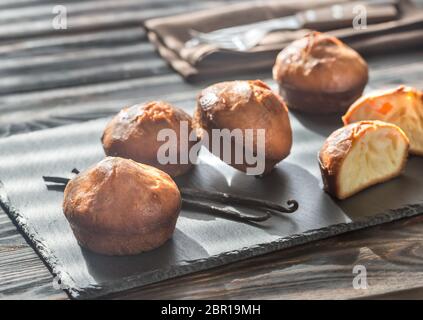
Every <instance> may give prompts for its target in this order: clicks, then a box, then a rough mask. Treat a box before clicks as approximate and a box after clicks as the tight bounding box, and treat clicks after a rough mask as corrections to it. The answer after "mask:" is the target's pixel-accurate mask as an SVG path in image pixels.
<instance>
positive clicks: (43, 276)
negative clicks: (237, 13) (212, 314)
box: [0, 213, 423, 300]
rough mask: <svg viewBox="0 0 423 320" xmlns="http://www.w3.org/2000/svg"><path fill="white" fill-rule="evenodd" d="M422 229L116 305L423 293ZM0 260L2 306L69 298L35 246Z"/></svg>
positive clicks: (370, 237)
mask: <svg viewBox="0 0 423 320" xmlns="http://www.w3.org/2000/svg"><path fill="white" fill-rule="evenodd" d="M0 216H1V213H0ZM422 228H423V217H421V216H419V217H415V218H411V219H406V220H401V221H397V222H394V223H389V224H385V225H382V226H378V227H373V228H370V229H367V230H361V231H358V232H354V233H350V234H345V235H342V236H339V237H335V238H330V239H327V240H323V241H319V242H316V243H310V244H307V245H303V246H300V247H296V248H292V249H288V250H283V251H279V252H275V253H272V254H268V255H265V256H261V257H257V258H254V259H249V260H245V261H241V262H238V263H234V264H230V265H227V266H225V267H222V268H218V269H212V270H208V271H205V272H199V273H196V274H192V275H189V276H184V277H180V278H177V279H172V280H168V281H165V282H161V283H158V284H155V285H151V286H147V287H143V288H138V289H136V290H131V291H130V292H125V293H121V294H118V295H113V296H110V298H128V299H140V298H142V299H192V298H198V299H260V300H262V299H281V298H284V299H293V298H303V299H334V298H335V299H336V298H360V297H365V296H369V295H378V294H384V293H387V292H393V291H396V290H405V289H411V288H418V287H421V286H423V271H422V268H421V265H422V263H423V250H422V246H421V245H420V244H421V243H422V241H423V234H422V233H421V232H420V231H421V229H422ZM2 232H3V231H2V228H0V238H1V237H2ZM2 248H3V247H2ZM0 257H1V259H0V279H2V285H0V293H1V294H2V296H1V295H0V298H22V297H23V298H59V299H62V298H66V296H65V295H64V294H63V293H62V292H61V291H60V290H57V289H55V288H54V286H53V284H52V277H51V275H50V274H49V273H48V271H47V270H46V267H45V266H44V265H43V263H42V262H41V261H40V260H39V259H38V257H37V256H36V255H35V253H34V252H33V251H32V250H31V249H30V248H28V247H27V245H20V246H17V247H13V248H12V249H9V251H6V250H5V249H2V250H1V251H0ZM357 264H361V265H364V266H365V267H366V268H367V275H368V289H367V290H356V289H354V288H353V286H352V279H353V277H354V276H355V275H354V274H353V273H352V270H353V267H354V266H355V265H357Z"/></svg>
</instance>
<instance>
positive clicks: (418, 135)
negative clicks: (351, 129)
mask: <svg viewBox="0 0 423 320" xmlns="http://www.w3.org/2000/svg"><path fill="white" fill-rule="evenodd" d="M342 119H343V121H344V124H350V123H353V122H357V121H361V120H381V121H385V122H389V123H393V124H396V125H397V126H398V127H400V128H401V129H402V130H403V131H404V132H405V134H406V135H407V137H408V138H409V139H410V153H412V154H415V155H420V156H423V93H422V92H421V91H419V90H417V89H415V88H411V87H406V86H399V87H398V88H395V89H389V90H382V91H377V92H374V93H370V94H367V95H364V96H362V97H361V98H359V99H358V100H357V101H356V102H354V103H353V104H352V105H351V107H350V108H349V109H348V111H347V113H346V114H345V115H344V116H343V117H342Z"/></svg>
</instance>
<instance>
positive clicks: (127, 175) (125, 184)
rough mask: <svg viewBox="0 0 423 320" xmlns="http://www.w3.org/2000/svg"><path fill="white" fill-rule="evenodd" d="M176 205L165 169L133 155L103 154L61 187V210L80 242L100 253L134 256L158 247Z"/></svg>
mask: <svg viewBox="0 0 423 320" xmlns="http://www.w3.org/2000/svg"><path fill="white" fill-rule="evenodd" d="M180 209H181V195H180V193H179V189H178V187H177V186H176V184H175V183H174V182H173V180H172V179H171V178H170V176H169V175H168V174H166V173H165V172H163V171H160V170H158V169H156V168H154V167H151V166H149V165H145V164H140V163H137V162H135V161H133V160H129V159H124V158H118V157H107V158H105V159H104V160H102V161H100V162H99V163H97V164H95V165H94V166H92V167H90V168H89V169H87V170H85V171H83V172H81V173H79V174H78V175H77V176H76V177H75V178H73V179H71V180H70V181H69V183H68V184H67V186H66V189H65V193H64V200H63V211H64V214H65V216H66V219H67V220H68V221H69V223H70V226H71V228H72V230H73V233H74V234H75V237H76V238H77V240H78V242H79V243H80V245H81V246H83V247H85V248H87V249H89V250H91V251H94V252H97V253H100V254H106V255H134V254H138V253H140V252H143V251H149V250H152V249H155V248H157V247H159V246H161V245H162V244H163V243H165V242H166V241H167V240H168V239H169V238H170V237H171V236H172V234H173V232H174V230H175V225H176V220H177V219H178V215H179V211H180Z"/></svg>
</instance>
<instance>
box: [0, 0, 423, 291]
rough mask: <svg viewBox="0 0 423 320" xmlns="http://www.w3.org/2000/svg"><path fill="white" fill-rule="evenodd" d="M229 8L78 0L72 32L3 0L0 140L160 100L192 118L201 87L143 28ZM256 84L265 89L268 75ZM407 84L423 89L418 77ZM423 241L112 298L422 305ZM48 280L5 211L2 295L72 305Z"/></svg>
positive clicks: (260, 266) (187, 0)
mask: <svg viewBox="0 0 423 320" xmlns="http://www.w3.org/2000/svg"><path fill="white" fill-rule="evenodd" d="M223 2H230V1H224V0H217V1H201V2H200V1H193V0H156V1H153V0H144V1H142V0H120V1H115V0H86V1H83V0H80V1H71V2H69V3H68V4H67V5H66V6H67V9H68V26H69V28H68V30H53V29H52V27H51V21H52V18H53V14H52V8H53V6H54V5H55V4H57V2H56V1H49V0H2V1H1V2H0V135H2V136H5V137H6V136H9V135H12V134H20V133H23V132H29V131H33V130H40V129H44V128H48V127H53V126H58V125H66V124H69V123H74V122H78V121H85V120H88V119H92V118H97V117H101V116H105V115H110V114H112V113H114V112H116V111H117V110H119V109H120V108H121V107H123V106H124V105H126V104H130V103H135V102H139V101H144V100H150V99H154V98H162V97H163V96H164V95H166V99H167V100H169V101H171V102H174V103H176V104H177V105H179V106H182V107H184V108H186V109H187V110H189V111H190V110H192V108H193V106H192V99H193V97H194V96H195V95H196V93H197V92H198V90H199V88H201V87H202V86H204V84H197V85H190V84H186V83H184V82H183V80H182V79H181V78H180V77H179V76H178V75H177V74H175V73H174V72H173V71H172V70H171V69H170V68H169V67H168V66H167V65H166V63H165V62H164V61H163V60H162V59H160V58H159V57H158V56H157V54H156V53H155V51H154V49H153V47H152V46H151V45H150V44H149V43H148V42H147V39H146V36H145V33H144V31H143V30H142V29H141V28H140V21H142V20H143V19H146V18H148V17H152V16H157V15H163V14H173V13H177V12H185V11H187V10H195V9H198V8H204V7H208V8H213V6H215V5H216V4H221V3H223ZM422 53H423V52H414V53H406V54H404V55H399V56H390V57H383V58H378V59H377V60H374V59H373V60H371V61H370V65H371V67H372V72H371V78H372V80H373V83H375V84H378V83H379V84H382V83H384V84H386V83H392V84H394V83H397V82H398V81H401V79H407V74H408V73H410V70H412V71H413V72H414V74H416V70H421V72H420V74H423V62H422V61H421V60H422V59H421V57H422ZM417 73H419V72H417ZM251 77H252V78H264V79H265V80H266V79H267V80H269V79H270V72H269V71H267V72H265V73H263V74H257V73H256V74H254V75H251ZM398 79H399V80H398ZM412 80H413V83H414V84H419V85H420V87H423V79H417V78H414V79H412ZM419 81H420V82H419ZM0 153H1V150H0ZM422 243H423V216H418V217H415V218H411V219H407V220H402V221H398V222H394V223H390V224H386V225H383V226H378V227H374V228H369V229H367V230H362V231H358V232H354V233H350V234H345V235H342V236H338V237H335V238H331V239H327V240H323V241H318V242H314V243H310V244H307V245H303V246H299V247H296V248H292V249H288V250H283V251H279V252H275V253H272V254H268V255H265V256H261V257H257V258H254V259H249V260H245V261H242V262H239V263H234V264H231V265H227V266H225V267H220V268H217V269H213V270H209V271H205V272H199V273H196V274H192V275H188V276H184V277H180V278H177V279H173V280H168V281H165V282H161V283H158V284H155V285H150V286H147V287H144V288H139V289H136V290H132V291H130V292H125V293H120V294H116V295H113V296H111V297H110V298H144V299H160V298H169V299H188V298H217V299H239V298H241V299H244V298H246V299H250V298H252V299H254V298H255V299H279V298H288V299H291V298H316V299H321V298H329V299H332V298H334V299H346V298H360V297H374V298H381V297H382V298H392V297H393V298H401V297H404V298H423V246H422V245H421V244H422ZM355 265H364V266H365V267H366V269H367V276H368V288H367V289H360V290H356V289H354V288H353V285H352V281H353V278H354V276H355V274H353V267H354V266H355ZM52 280H53V277H52V275H51V274H50V272H49V271H48V269H47V267H46V266H45V265H44V264H43V262H42V261H41V259H40V258H39V257H38V256H37V254H36V253H35V252H34V251H33V249H32V248H31V247H30V246H29V245H28V244H27V242H26V241H25V239H24V238H23V236H22V235H21V234H20V233H19V232H18V231H17V230H16V227H15V226H14V225H13V223H12V222H11V220H10V219H9V218H8V216H7V215H6V214H5V213H4V212H3V211H0V298H3V299H8V298H9V299H10V298H16V299H67V295H66V294H65V293H64V292H63V291H61V290H60V289H57V288H56V287H55V286H54V285H53V281H52Z"/></svg>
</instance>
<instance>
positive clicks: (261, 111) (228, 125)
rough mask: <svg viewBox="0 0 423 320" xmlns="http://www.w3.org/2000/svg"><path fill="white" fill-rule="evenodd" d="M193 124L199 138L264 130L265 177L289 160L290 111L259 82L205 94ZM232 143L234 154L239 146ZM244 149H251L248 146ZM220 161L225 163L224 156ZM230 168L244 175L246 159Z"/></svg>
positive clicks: (222, 85) (224, 84)
mask: <svg viewBox="0 0 423 320" xmlns="http://www.w3.org/2000/svg"><path fill="white" fill-rule="evenodd" d="M193 123H194V128H196V129H197V131H198V132H199V135H200V136H202V135H203V134H202V132H207V133H208V137H209V138H210V137H211V136H212V133H211V131H212V130H213V129H221V130H222V129H228V130H230V131H232V130H234V129H241V130H242V132H243V133H245V132H246V131H245V130H246V129H253V131H254V132H258V131H257V130H258V129H264V130H265V135H264V136H265V146H264V149H265V150H264V151H265V152H264V153H265V154H264V158H265V166H264V167H265V169H264V172H263V173H264V174H265V173H268V172H269V171H270V170H271V169H272V168H273V167H274V166H275V165H276V164H277V163H278V162H280V161H281V160H282V159H284V158H285V157H287V156H288V155H289V153H290V150H291V146H292V131H291V124H290V121H289V116H288V109H287V107H286V105H285V103H284V102H283V100H282V98H281V97H280V96H279V95H278V94H276V93H274V92H273V91H272V90H271V89H270V87H269V86H268V85H267V84H265V83H264V82H262V81H260V80H254V81H253V80H251V81H227V82H220V83H216V84H214V85H211V86H209V87H207V88H206V89H204V90H202V91H201V93H200V94H199V96H198V99H197V108H196V110H195V114H194V119H193ZM202 130H204V131H202ZM255 139H256V140H255V141H254V143H255V144H254V145H253V149H254V150H250V151H251V152H257V137H255ZM230 143H231V145H232V147H231V150H232V151H233V150H235V145H236V144H237V142H236V141H235V140H234V139H232V140H231V141H230ZM238 144H239V142H238ZM210 146H211V142H210V143H209V147H210ZM242 148H244V149H248V147H247V146H246V145H245V144H243V145H242ZM209 149H210V148H209ZM211 151H213V150H211ZM220 157H221V159H222V152H220ZM232 159H234V156H233V155H232ZM222 160H224V159H222ZM228 164H230V165H231V166H233V167H234V168H236V169H238V170H241V171H244V172H246V171H247V168H248V167H249V163H248V162H247V161H246V159H245V157H244V159H243V161H242V163H240V164H236V163H235V161H232V162H231V163H228Z"/></svg>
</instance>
